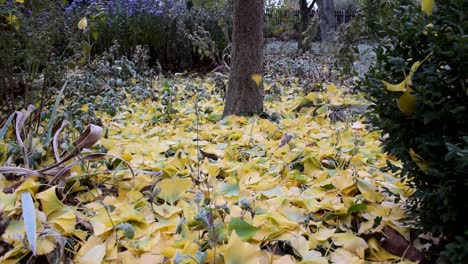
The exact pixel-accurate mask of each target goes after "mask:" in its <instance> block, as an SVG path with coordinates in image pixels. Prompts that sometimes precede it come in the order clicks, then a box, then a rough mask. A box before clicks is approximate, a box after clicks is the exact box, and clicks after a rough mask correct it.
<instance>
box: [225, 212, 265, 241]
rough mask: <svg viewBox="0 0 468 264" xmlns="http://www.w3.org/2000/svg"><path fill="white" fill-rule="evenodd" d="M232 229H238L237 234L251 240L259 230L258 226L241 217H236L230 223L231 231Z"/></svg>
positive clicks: (243, 238) (244, 239)
mask: <svg viewBox="0 0 468 264" xmlns="http://www.w3.org/2000/svg"><path fill="white" fill-rule="evenodd" d="M232 230H236V234H237V235H239V237H240V239H241V240H243V241H247V240H249V239H250V238H251V237H252V236H253V235H255V233H256V232H257V231H258V228H256V227H255V226H252V225H251V224H249V223H247V222H245V221H244V220H242V219H241V218H240V217H234V218H233V219H232V220H231V222H229V225H228V231H229V233H230V232H232Z"/></svg>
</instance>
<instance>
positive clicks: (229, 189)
mask: <svg viewBox="0 0 468 264" xmlns="http://www.w3.org/2000/svg"><path fill="white" fill-rule="evenodd" d="M219 190H220V191H221V193H222V194H224V196H226V197H232V196H237V195H239V191H240V188H239V183H238V182H236V183H233V184H228V183H222V184H220V186H219Z"/></svg>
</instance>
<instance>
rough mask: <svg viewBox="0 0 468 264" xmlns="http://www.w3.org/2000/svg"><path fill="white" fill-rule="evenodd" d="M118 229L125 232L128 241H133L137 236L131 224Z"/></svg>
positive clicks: (122, 225)
mask: <svg viewBox="0 0 468 264" xmlns="http://www.w3.org/2000/svg"><path fill="white" fill-rule="evenodd" d="M117 228H118V229H120V230H122V231H123V232H124V236H125V237H126V238H128V239H133V237H134V236H135V231H134V230H133V226H132V225H131V224H129V223H121V224H119V225H118V226H117Z"/></svg>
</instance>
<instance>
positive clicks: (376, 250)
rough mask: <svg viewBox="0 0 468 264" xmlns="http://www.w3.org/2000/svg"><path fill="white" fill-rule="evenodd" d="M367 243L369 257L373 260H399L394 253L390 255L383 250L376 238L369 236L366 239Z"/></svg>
mask: <svg viewBox="0 0 468 264" xmlns="http://www.w3.org/2000/svg"><path fill="white" fill-rule="evenodd" d="M367 244H368V245H369V253H370V257H371V258H372V259H370V260H373V261H379V262H392V261H394V260H399V259H400V257H397V256H395V255H392V254H390V253H388V252H387V251H385V249H383V248H382V247H381V246H380V245H379V242H378V241H377V239H375V238H371V239H369V240H368V241H367Z"/></svg>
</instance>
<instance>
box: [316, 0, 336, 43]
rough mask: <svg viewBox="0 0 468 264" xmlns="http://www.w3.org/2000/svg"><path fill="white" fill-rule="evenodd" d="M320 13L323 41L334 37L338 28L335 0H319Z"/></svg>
mask: <svg viewBox="0 0 468 264" xmlns="http://www.w3.org/2000/svg"><path fill="white" fill-rule="evenodd" d="M317 5H318V8H319V14H320V37H321V39H322V41H329V40H331V39H332V38H333V32H335V29H336V17H335V3H334V1H333V0H317Z"/></svg>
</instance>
